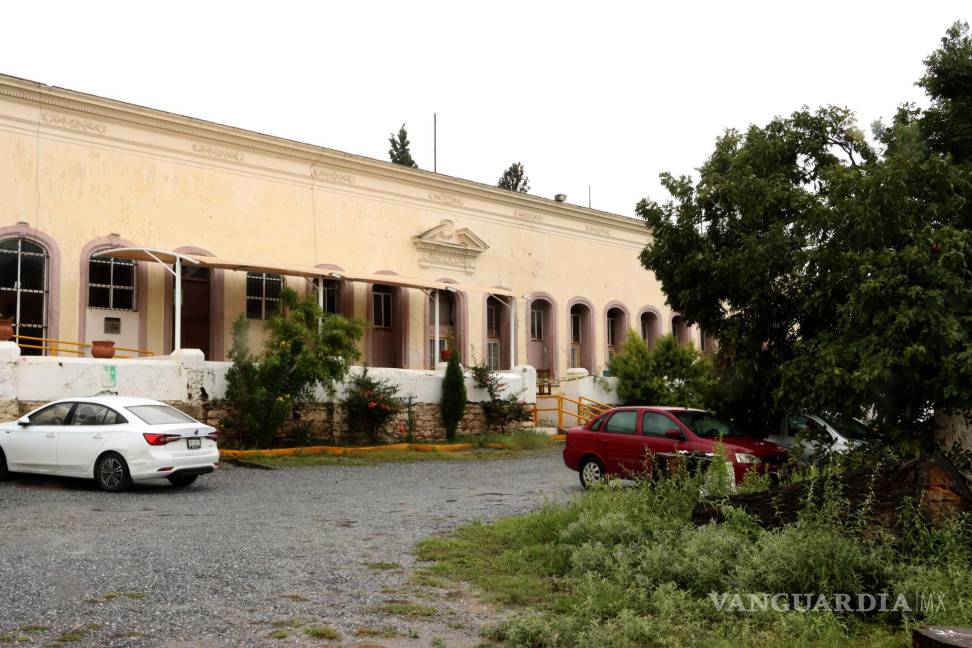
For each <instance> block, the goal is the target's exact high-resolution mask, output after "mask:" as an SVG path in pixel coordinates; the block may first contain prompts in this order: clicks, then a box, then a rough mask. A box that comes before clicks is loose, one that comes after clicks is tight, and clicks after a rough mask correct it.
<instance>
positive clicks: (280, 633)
mask: <svg viewBox="0 0 972 648" xmlns="http://www.w3.org/2000/svg"><path fill="white" fill-rule="evenodd" d="M267 636H269V637H270V638H271V639H286V638H287V637H289V636H290V633H289V632H287V631H286V630H274V631H273V632H271V633H270V634H269V635H267Z"/></svg>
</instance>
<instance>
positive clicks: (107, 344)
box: [91, 340, 115, 358]
mask: <svg viewBox="0 0 972 648" xmlns="http://www.w3.org/2000/svg"><path fill="white" fill-rule="evenodd" d="M91 357H92V358H114V357H115V341H114V340H94V341H93V342H92V343H91Z"/></svg>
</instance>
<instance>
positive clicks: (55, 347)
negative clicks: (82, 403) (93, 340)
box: [12, 335, 155, 358]
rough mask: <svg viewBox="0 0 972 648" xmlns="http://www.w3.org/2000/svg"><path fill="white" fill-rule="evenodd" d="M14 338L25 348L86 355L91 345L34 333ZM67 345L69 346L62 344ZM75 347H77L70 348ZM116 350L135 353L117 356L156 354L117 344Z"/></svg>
mask: <svg viewBox="0 0 972 648" xmlns="http://www.w3.org/2000/svg"><path fill="white" fill-rule="evenodd" d="M12 337H13V338H14V339H16V340H17V346H20V347H21V348H24V349H40V350H42V351H48V352H52V353H61V352H62V351H63V352H65V353H76V354H77V355H79V356H83V355H84V350H85V349H88V348H90V347H91V345H90V344H88V343H86V342H75V341H73V340H58V339H55V338H45V337H34V336H33V335H13V336H12ZM21 340H28V342H22V341H21ZM31 342H40V343H41V344H31ZM62 345H67V346H62ZM68 347H75V348H68ZM115 351H127V352H129V353H134V354H135V355H118V354H115V356H114V357H115V358H138V357H139V356H153V355H155V354H154V353H152V352H151V351H149V350H147V349H133V348H132V347H122V346H116V347H115Z"/></svg>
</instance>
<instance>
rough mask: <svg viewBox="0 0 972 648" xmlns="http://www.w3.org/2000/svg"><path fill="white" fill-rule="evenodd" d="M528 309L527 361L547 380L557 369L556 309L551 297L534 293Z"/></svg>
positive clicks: (539, 375)
mask: <svg viewBox="0 0 972 648" xmlns="http://www.w3.org/2000/svg"><path fill="white" fill-rule="evenodd" d="M528 311H529V317H530V319H529V325H530V326H529V328H528V329H527V363H528V364H530V365H532V366H533V367H534V368H536V370H537V377H538V378H540V379H544V380H549V379H551V378H553V376H554V373H555V372H556V370H557V317H556V312H557V309H556V306H555V303H554V300H553V297H551V296H550V295H548V294H546V293H534V294H533V295H531V297H530V302H529V309H528Z"/></svg>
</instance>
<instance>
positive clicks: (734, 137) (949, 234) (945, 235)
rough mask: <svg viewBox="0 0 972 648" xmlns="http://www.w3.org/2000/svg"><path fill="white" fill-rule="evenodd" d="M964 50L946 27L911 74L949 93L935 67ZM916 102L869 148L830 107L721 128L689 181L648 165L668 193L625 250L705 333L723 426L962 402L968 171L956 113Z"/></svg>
mask: <svg viewBox="0 0 972 648" xmlns="http://www.w3.org/2000/svg"><path fill="white" fill-rule="evenodd" d="M963 34H966V35H963ZM956 52H961V53H959V54H956ZM963 56H964V57H965V58H964V59H963V58H962V57H963ZM963 60H964V61H965V63H968V64H970V65H972V48H970V47H969V42H968V38H967V30H964V29H959V30H958V31H956V28H954V27H953V29H952V30H950V32H949V35H948V36H947V37H946V42H945V44H944V45H943V48H942V49H941V50H939V52H937V53H936V54H933V55H932V56H930V57H929V59H928V62H927V65H928V67H927V74H926V76H925V77H924V78H923V80H922V85H923V86H924V87H926V88H938V87H948V88H952V90H951V91H950V93H951V94H950V96H949V103H948V105H949V106H952V107H954V106H956V105H962V102H963V101H966V100H967V99H968V98H969V97H970V93H972V84H968V83H967V82H966V84H965V86H964V90H963V91H960V88H961V87H962V84H961V82H960V80H959V79H958V78H955V79H951V80H947V79H944V78H942V77H943V75H948V74H953V73H955V70H964V69H968V68H966V67H965V66H964V65H963V64H961V63H962V61H963ZM940 61H947V62H948V63H947V64H942V65H938V63H939V62H940ZM956 76H959V75H958V74H957V73H956ZM963 93H964V94H963ZM935 105H936V104H935V101H934V97H933V109H934V108H935ZM947 112H948V111H946V110H944V109H942V110H941V111H940V113H941V114H947ZM926 116H927V115H926V114H922V113H921V111H918V110H917V109H914V108H913V107H910V106H905V107H903V108H902V109H901V110H900V111H899V113H898V116H897V117H896V118H895V122H894V123H893V124H892V125H891V126H890V127H888V128H883V127H882V128H879V129H878V135H879V141H880V143H881V144H882V145H883V150H882V151H875V150H873V149H872V148H871V147H870V146H869V145H868V144H867V143H866V141H865V139H864V137H863V135H862V134H861V132H860V131H859V130H858V129H857V128H856V125H855V123H854V119H853V115H852V114H851V113H850V112H849V111H848V110H846V109H842V108H834V107H827V108H822V109H819V110H816V111H809V110H807V109H804V110H801V111H798V112H795V113H793V114H792V115H791V116H790V117H786V118H782V117H779V118H776V119H774V120H772V121H771V122H770V123H769V124H767V125H766V126H765V127H762V128H760V127H756V126H752V127H750V128H749V129H748V130H747V131H746V132H745V133H740V132H737V131H733V130H730V131H727V132H726V134H725V135H724V136H723V137H721V138H719V139H718V140H717V142H716V147H715V151H714V152H713V154H712V156H711V157H710V158H709V159H708V160H707V161H706V162H705V164H704V165H703V166H702V167H701V168H700V169H699V177H698V180H697V181H693V180H691V179H689V178H687V177H681V178H675V177H673V176H671V175H668V174H665V175H663V176H662V182H663V184H664V186H665V187H666V188H667V189H668V191H669V192H670V193H671V196H672V199H671V200H670V201H668V202H666V203H664V204H659V203H656V202H653V201H649V200H644V201H642V202H641V203H639V205H638V207H637V210H638V213H639V214H640V215H641V216H642V217H643V218H644V219H645V221H646V222H647V224H648V226H649V228H651V230H652V240H651V242H650V243H649V244H648V245H647V246H646V247H645V249H644V250H643V252H642V254H641V261H642V264H643V265H644V266H645V267H646V268H647V269H649V270H651V271H652V272H654V273H655V275H656V276H657V277H658V278H659V280H660V281H661V282H662V286H663V289H664V290H665V293H666V294H667V296H668V302H669V304H671V306H672V307H673V308H674V309H677V310H678V311H679V312H681V313H682V314H683V315H684V316H685V317H686V318H687V319H688V320H690V321H692V322H697V323H699V324H700V325H701V327H702V328H703V329H704V330H706V331H707V332H709V333H711V334H713V335H715V336H716V337H717V338H718V339H719V352H718V355H717V359H716V367H717V371H718V376H719V382H718V385H717V388H716V390H715V402H716V404H717V406H718V407H719V408H720V409H722V410H723V411H724V412H726V413H729V414H731V415H732V416H733V418H735V419H736V420H737V421H739V422H740V423H743V424H744V425H746V426H748V427H751V428H752V429H757V430H758V429H765V426H767V425H769V424H770V421H771V420H772V419H773V418H774V417H775V416H776V415H778V414H779V413H780V412H782V411H784V410H797V409H807V410H829V411H835V412H843V413H846V414H851V415H858V416H869V415H871V414H873V415H874V417H875V418H876V422H877V423H878V424H879V425H880V426H881V427H882V428H883V429H885V430H886V431H888V433H894V432H895V431H901V430H914V429H916V428H918V427H920V426H921V425H922V424H924V423H927V422H928V421H929V419H930V415H931V413H932V412H933V411H934V410H936V409H939V408H947V407H950V406H962V405H965V404H968V403H970V402H972V352H970V349H972V338H970V331H972V264H970V263H969V254H970V252H972V230H970V226H972V173H970V165H969V164H968V163H965V162H962V161H961V160H957V159H956V152H960V151H961V150H962V145H961V142H962V138H961V137H960V136H959V134H960V133H962V132H964V130H963V127H961V124H960V123H958V122H960V121H961V118H960V117H955V116H952V117H949V118H947V119H948V120H950V121H949V123H948V128H946V127H945V125H942V123H940V122H935V123H937V124H938V126H936V130H934V132H931V131H930V130H929V126H928V125H929V123H930V122H928V121H927V120H926V119H925V118H926ZM952 126H955V128H952ZM935 133H938V135H936V134H935ZM942 133H947V134H949V135H948V136H947V137H946V136H944V135H941V134H942ZM956 133H958V134H956ZM943 142H944V143H945V144H942V143H943ZM945 153H947V154H945ZM912 436H914V435H912Z"/></svg>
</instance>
